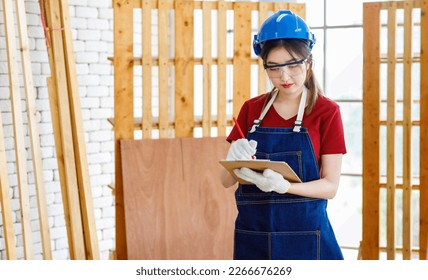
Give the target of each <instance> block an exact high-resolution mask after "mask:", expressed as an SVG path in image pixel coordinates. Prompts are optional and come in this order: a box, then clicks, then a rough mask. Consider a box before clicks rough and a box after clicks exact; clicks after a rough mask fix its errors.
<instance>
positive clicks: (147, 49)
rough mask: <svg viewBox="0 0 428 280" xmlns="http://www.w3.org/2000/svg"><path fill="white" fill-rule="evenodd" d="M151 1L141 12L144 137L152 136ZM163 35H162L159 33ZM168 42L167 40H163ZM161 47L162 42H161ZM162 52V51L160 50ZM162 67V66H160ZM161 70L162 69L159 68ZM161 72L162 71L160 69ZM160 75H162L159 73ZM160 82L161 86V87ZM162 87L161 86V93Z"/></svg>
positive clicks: (144, 5) (143, 6)
mask: <svg viewBox="0 0 428 280" xmlns="http://www.w3.org/2000/svg"><path fill="white" fill-rule="evenodd" d="M150 2H151V1H149V0H143V1H142V13H141V22H142V36H143V37H142V42H144V43H143V44H141V46H142V65H143V88H142V89H143V94H142V96H143V98H142V101H143V104H142V106H143V123H142V125H143V127H142V129H143V137H144V138H151V137H152V126H151V123H152V118H153V112H152V68H153V64H152V9H151V3H150ZM161 17H162V14H161V12H160V11H159V18H161ZM158 24H161V20H159V21H158ZM159 36H161V35H159ZM163 43H164V44H166V43H165V42H163ZM159 48H161V44H159ZM159 52H160V51H159ZM159 59H161V54H159ZM159 68H160V67H159ZM159 70H160V69H159ZM159 72H160V71H159ZM159 76H160V75H159ZM161 86H162V85H161V83H159V87H161ZM160 92H161V89H160V88H159V95H160Z"/></svg>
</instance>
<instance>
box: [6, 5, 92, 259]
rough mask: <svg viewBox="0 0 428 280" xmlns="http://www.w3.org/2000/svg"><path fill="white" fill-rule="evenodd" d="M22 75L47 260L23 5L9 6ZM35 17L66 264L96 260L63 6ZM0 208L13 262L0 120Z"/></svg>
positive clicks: (22, 168)
mask: <svg viewBox="0 0 428 280" xmlns="http://www.w3.org/2000/svg"><path fill="white" fill-rule="evenodd" d="M12 2H13V1H12V0H3V14H4V19H5V21H4V22H5V35H6V36H5V37H6V49H7V62H8V70H9V88H10V101H11V105H12V115H13V130H14V135H13V136H14V144H15V155H16V166H17V176H18V189H19V199H20V213H21V225H22V240H23V249H24V258H25V259H33V258H34V246H33V239H32V236H33V231H32V228H31V217H30V196H29V190H28V188H29V184H28V172H27V169H26V165H27V154H26V153H27V152H26V147H25V141H24V140H25V134H24V125H23V120H22V113H23V109H22V107H21V90H20V84H19V83H20V82H19V69H18V64H17V61H18V60H17V58H18V57H17V45H16V40H15V31H14V30H15V22H14V11H13V5H12ZM15 3H16V15H17V20H18V24H17V25H18V31H19V39H20V51H21V62H22V75H23V78H24V88H25V97H26V102H27V108H26V109H27V114H28V127H29V134H30V139H31V153H32V163H33V167H34V168H33V169H34V170H33V171H34V181H35V188H36V199H37V206H38V215H39V217H38V219H39V223H40V236H41V242H42V255H43V258H44V259H51V258H52V252H51V240H50V232H49V223H48V209H47V205H46V195H45V190H44V182H43V170H42V161H41V148H40V140H39V134H38V130H37V120H36V114H37V112H36V105H35V101H36V100H35V94H34V88H33V87H34V85H33V79H32V73H31V60H30V48H29V43H28V31H27V23H26V14H25V5H24V0H15ZM39 3H40V8H41V9H40V10H41V17H42V22H43V25H44V26H43V28H44V31H45V35H46V43H47V44H46V45H47V52H48V56H49V62H50V67H51V73H52V77H49V78H48V79H47V87H48V92H49V101H50V109H51V114H52V123H53V131H54V138H55V147H56V153H57V161H58V169H59V174H60V182H61V192H62V198H63V206H64V213H65V217H64V218H65V223H66V228H67V236H68V242H69V244H68V245H69V248H68V249H69V252H70V258H71V259H99V252H98V237H97V232H96V228H95V217H94V213H93V203H92V193H91V186H90V181H89V170H88V163H87V159H86V148H85V139H84V134H83V132H84V131H83V122H82V117H81V112H80V96H79V91H78V84H77V75H76V69H75V60H74V51H73V42H72V36H71V25H70V16H69V11H68V9H69V7H68V1H67V0H64V1H53V0H41V1H40V2H39ZM0 163H1V166H2V168H0V205H1V207H2V218H3V227H4V235H5V241H6V246H5V247H6V256H7V258H8V259H16V258H17V252H16V248H15V246H16V245H15V233H14V228H13V227H14V225H13V223H12V209H11V201H10V196H9V187H10V186H9V182H8V173H7V168H5V166H7V159H6V153H5V145H4V133H3V125H2V121H1V115H0Z"/></svg>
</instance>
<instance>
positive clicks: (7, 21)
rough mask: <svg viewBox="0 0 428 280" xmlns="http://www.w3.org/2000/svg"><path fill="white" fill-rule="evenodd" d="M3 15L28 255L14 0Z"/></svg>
mask: <svg viewBox="0 0 428 280" xmlns="http://www.w3.org/2000/svg"><path fill="white" fill-rule="evenodd" d="M3 15H4V27H5V35H6V36H5V37H6V51H7V62H8V70H9V90H10V99H11V103H12V116H13V131H14V143H15V156H16V169H17V175H18V188H19V202H20V207H21V211H20V213H21V225H22V240H23V242H24V256H25V258H26V259H32V258H33V257H34V249H33V237H32V230H31V216H30V197H29V193H28V181H27V176H28V174H27V152H26V150H25V143H24V131H23V127H24V125H23V122H22V107H21V91H20V86H19V73H18V61H17V53H16V40H15V21H14V17H13V6H12V1H11V0H3Z"/></svg>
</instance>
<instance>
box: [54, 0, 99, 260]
mask: <svg viewBox="0 0 428 280" xmlns="http://www.w3.org/2000/svg"><path fill="white" fill-rule="evenodd" d="M68 9H69V7H68V1H67V0H62V1H60V12H61V25H62V27H63V28H64V32H63V33H62V34H63V42H64V56H65V64H66V75H67V85H68V96H69V99H70V113H71V115H70V117H71V128H72V133H73V144H74V154H75V162H76V171H77V179H78V192H79V197H80V207H81V215H82V222H83V233H84V238H85V249H86V250H85V251H86V259H89V260H94V259H99V258H100V255H99V250H98V236H97V230H96V227H95V216H94V208H93V201H92V189H91V183H90V179H89V165H88V160H87V156H86V143H85V134H84V128H83V120H82V114H81V106H80V94H79V85H78V83H77V73H76V61H75V58H74V48H73V38H72V34H71V24H70V15H69V11H68Z"/></svg>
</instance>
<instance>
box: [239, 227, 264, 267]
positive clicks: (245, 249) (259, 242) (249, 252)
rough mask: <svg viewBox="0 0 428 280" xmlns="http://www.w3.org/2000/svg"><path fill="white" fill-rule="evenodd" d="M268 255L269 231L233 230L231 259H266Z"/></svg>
mask: <svg viewBox="0 0 428 280" xmlns="http://www.w3.org/2000/svg"><path fill="white" fill-rule="evenodd" d="M269 255H270V254H269V233H267V232H257V231H246V230H239V229H236V230H235V244H234V251H233V259H235V260H267V259H269Z"/></svg>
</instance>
